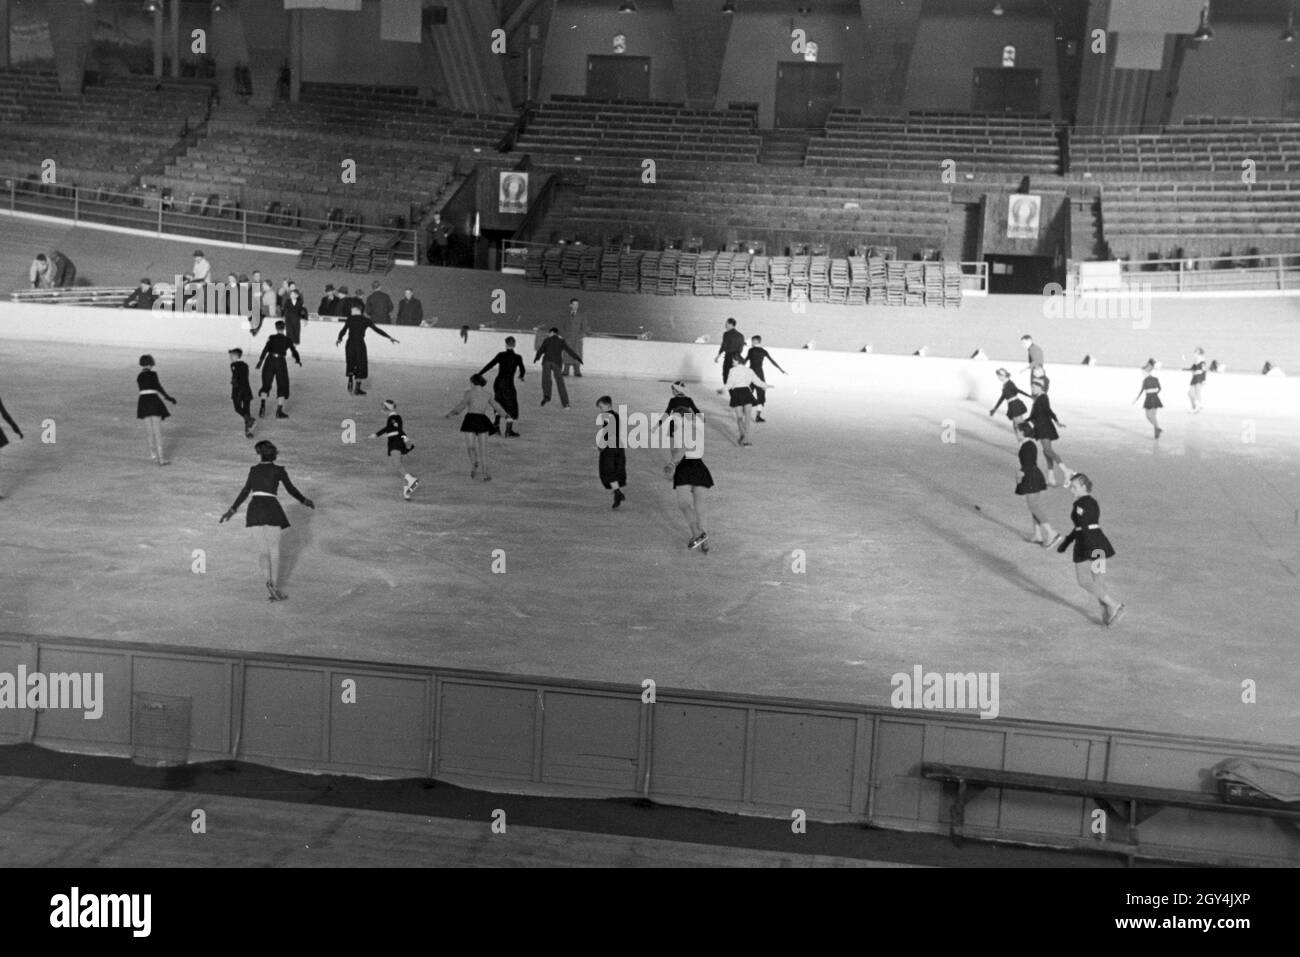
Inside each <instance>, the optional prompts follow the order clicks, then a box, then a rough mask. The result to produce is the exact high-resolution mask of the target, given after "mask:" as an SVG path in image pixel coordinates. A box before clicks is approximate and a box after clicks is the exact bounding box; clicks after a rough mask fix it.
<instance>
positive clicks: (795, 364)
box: [0, 303, 1300, 425]
mask: <svg viewBox="0 0 1300 957" xmlns="http://www.w3.org/2000/svg"><path fill="white" fill-rule="evenodd" d="M340 328H341V327H340V326H339V324H338V323H335V322H321V321H316V322H308V323H305V324H304V326H303V330H302V343H301V345H300V346H299V352H300V353H301V355H302V358H303V361H304V362H333V363H336V364H338V365H339V366H340V367H341V366H342V365H343V362H344V355H343V349H342V347H340V346H336V344H335V342H336V340H337V337H338V334H339V330H340ZM385 329H386V331H387V332H388V333H389V334H390V335H393V336H396V337H397V338H398V339H399V340H401V344H400V345H397V346H394V345H392V344H391V343H389V342H388V341H387V340H385V339H383V338H382V337H380V336H376V335H375V334H374V333H373V332H372V333H370V334H369V335H368V336H367V344H368V348H369V354H370V363H371V366H372V370H374V371H378V372H379V373H380V375H381V376H382V367H383V365H384V364H385V363H395V364H403V365H423V366H434V367H445V368H450V369H462V370H465V375H466V377H468V374H469V372H471V371H474V370H477V369H479V368H481V367H482V366H483V365H484V364H485V363H487V362H488V361H489V360H490V359H491V358H492V356H493V355H495V354H496V353H497V352H498V351H500V350H501V349H502V348H504V344H503V340H504V339H505V337H506V336H507V335H514V336H515V338H516V339H517V340H518V345H517V346H516V351H518V352H519V353H520V354H521V355H523V357H524V360H525V363H526V364H527V367H528V369H529V372H530V374H531V375H532V376H536V377H540V375H541V365H540V363H539V364H536V365H534V364H533V362H532V359H533V355H534V352H535V348H534V346H533V341H534V340H533V333H532V331H531V330H525V331H512V330H509V329H504V328H503V329H496V330H478V329H474V330H470V331H468V332H466V333H465V335H464V337H462V334H461V332H460V331H459V330H455V329H439V328H421V327H411V326H388V327H385ZM266 336H267V330H266V329H263V330H262V331H261V332H260V334H259V335H258V336H256V337H254V336H251V335H250V334H249V333H248V331H247V329H246V327H245V325H244V320H243V319H240V318H233V317H230V316H211V315H202V314H197V313H170V312H160V313H154V312H142V311H135V310H120V311H108V310H104V309H99V308H95V307H71V306H47V305H37V304H22V303H0V339H10V340H24V341H34V342H68V343H78V344H82V345H107V346H116V347H130V346H134V347H138V348H139V349H140V350H141V351H142V352H146V351H147V352H149V353H151V354H152V355H153V356H154V357H155V358H156V359H157V360H158V363H159V367H160V369H162V371H163V377H164V381H167V380H166V355H167V352H168V350H180V351H187V352H210V353H212V355H213V356H214V358H217V357H219V358H220V360H221V361H223V362H224V360H225V355H224V354H225V352H226V351H227V350H228V349H231V348H234V347H236V346H238V347H240V348H242V349H243V350H244V352H245V358H246V359H249V360H250V361H249V365H250V366H251V365H253V364H254V362H255V361H256V357H257V356H258V355H259V354H260V353H261V349H262V346H263V345H264V343H265V341H266ZM717 352H718V347H717V345H714V344H695V343H681V342H659V341H646V340H639V339H625V338H613V337H600V336H588V337H587V338H586V339H585V341H584V343H583V348H582V354H583V358H584V360H585V367H586V368H587V369H588V370H589V371H590V372H591V373H592V374H595V375H602V374H603V375H613V376H621V377H628V378H634V379H658V380H661V381H663V382H664V383H665V391H666V384H667V383H669V382H672V381H674V380H676V379H685V380H686V381H687V382H688V383H694V384H696V387H697V388H699V389H703V388H706V387H707V388H716V387H717V386H719V385H721V366H720V364H716V363H715V361H714V359H715V357H716V355H717ZM770 352H771V353H772V355H773V357H774V358H775V359H776V361H777V362H778V363H780V365H781V366H782V367H783V368H784V369H786V370H787V371H788V372H789V373H790V375H789V376H783V375H781V374H779V373H776V372H775V371H773V372H772V373H771V377H770V378H769V380H768V381H770V382H772V383H774V384H775V386H776V388H777V389H778V390H783V389H791V390H797V389H803V390H807V391H809V392H818V393H826V394H828V395H843V394H845V393H853V394H863V393H865V394H892V395H899V394H903V395H908V396H917V397H927V398H936V397H937V398H948V399H952V400H954V403H956V402H960V401H963V400H967V399H973V400H975V401H977V402H979V403H980V404H981V405H983V406H984V407H985V408H986V409H987V408H989V407H991V406H992V405H993V403H994V402H995V401H997V396H998V392H999V389H1000V383H999V382H998V379H997V378H996V376H995V375H994V371H995V370H996V369H997V368H998V367H999V366H1003V365H1004V366H1005V367H1006V368H1007V369H1009V370H1010V371H1011V372H1012V373H1013V374H1014V375H1015V376H1016V380H1017V382H1018V383H1019V384H1020V386H1021V387H1022V388H1024V389H1026V390H1028V386H1029V374H1028V373H1027V372H1023V371H1021V370H1023V369H1024V367H1025V360H1024V358H1023V356H1017V358H1016V359H1006V360H1001V361H998V360H990V359H980V360H975V359H945V358H937V357H920V356H898V355H879V354H865V353H849V352H829V351H820V350H810V349H779V348H773V349H770ZM291 368H292V367H291ZM1047 371H1048V375H1049V377H1050V379H1051V395H1052V401H1053V405H1054V406H1055V407H1056V409H1057V410H1058V413H1059V414H1061V416H1062V418H1063V419H1065V420H1066V422H1067V424H1068V421H1069V413H1068V410H1069V409H1071V408H1088V409H1092V408H1095V407H1097V406H1106V407H1116V408H1120V407H1128V406H1131V405H1132V403H1133V398H1134V396H1135V395H1136V394H1137V392H1138V389H1139V387H1140V385H1141V383H1142V379H1143V375H1144V374H1143V373H1142V371H1141V369H1140V368H1138V367H1136V366H1135V367H1133V368H1131V369H1125V368H1116V367H1109V366H1083V365H1063V364H1055V363H1051V362H1049V363H1048V365H1047ZM1296 371H1300V369H1297V370H1296ZM342 374H343V372H342V369H341V368H340V370H339V375H340V376H342ZM1158 375H1159V377H1160V380H1161V384H1162V385H1163V387H1164V393H1163V396H1162V398H1163V401H1164V403H1165V406H1166V407H1168V408H1172V409H1179V410H1181V409H1183V408H1186V407H1187V404H1188V403H1187V399H1186V392H1187V385H1188V382H1189V381H1190V373H1187V372H1184V371H1181V370H1180V369H1162V370H1161V371H1160V372H1159V373H1158ZM372 382H373V384H374V385H375V386H376V387H378V388H382V384H381V380H372ZM466 385H468V383H466ZM1205 401H1206V403H1207V407H1208V408H1209V409H1210V410H1212V411H1214V412H1216V413H1229V414H1240V415H1242V416H1246V417H1252V418H1253V417H1256V416H1269V415H1273V414H1287V415H1293V414H1295V413H1296V412H1297V411H1300V375H1297V376H1295V377H1285V376H1263V375H1259V374H1246V373H1226V374H1217V373H1216V374H1212V375H1211V376H1210V379H1209V382H1208V383H1207V385H1206V389H1205ZM961 411H962V410H961V409H959V408H957V407H956V406H955V407H954V413H955V414H956V413H958V412H961ZM954 421H955V422H956V423H957V424H958V425H960V424H961V420H960V419H955V420H954Z"/></svg>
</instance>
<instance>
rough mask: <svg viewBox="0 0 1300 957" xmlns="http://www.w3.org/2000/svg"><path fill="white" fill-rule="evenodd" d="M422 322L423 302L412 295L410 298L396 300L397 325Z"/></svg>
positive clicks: (415, 324) (411, 324) (410, 324)
mask: <svg viewBox="0 0 1300 957" xmlns="http://www.w3.org/2000/svg"><path fill="white" fill-rule="evenodd" d="M422 322H424V303H422V302H420V300H419V299H416V298H415V297H414V296H412V297H411V298H410V299H406V298H402V299H399V300H397V324H398V325H399V326H418V325H419V324H420V323H422Z"/></svg>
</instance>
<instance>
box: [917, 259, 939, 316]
mask: <svg viewBox="0 0 1300 957" xmlns="http://www.w3.org/2000/svg"><path fill="white" fill-rule="evenodd" d="M921 265H923V266H924V267H925V304H926V305H927V306H942V305H943V263H936V262H927V263H922V264H921Z"/></svg>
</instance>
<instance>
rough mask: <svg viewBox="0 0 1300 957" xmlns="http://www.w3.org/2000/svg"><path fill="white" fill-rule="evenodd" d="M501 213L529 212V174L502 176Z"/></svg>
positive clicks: (507, 173)
mask: <svg viewBox="0 0 1300 957" xmlns="http://www.w3.org/2000/svg"><path fill="white" fill-rule="evenodd" d="M498 189H499V200H500V202H499V204H498V206H499V209H498V211H499V212H501V213H526V212H528V174H527V173H518V172H514V171H510V172H505V173H502V174H501V180H500V185H499V188H498Z"/></svg>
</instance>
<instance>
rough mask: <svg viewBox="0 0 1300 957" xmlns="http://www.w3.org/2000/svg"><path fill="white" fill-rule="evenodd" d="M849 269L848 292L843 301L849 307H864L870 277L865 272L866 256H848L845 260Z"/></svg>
mask: <svg viewBox="0 0 1300 957" xmlns="http://www.w3.org/2000/svg"><path fill="white" fill-rule="evenodd" d="M846 262H847V264H848V268H849V292H848V299H847V300H845V301H846V302H847V303H848V305H850V306H865V305H866V304H867V292H868V291H869V290H870V289H871V276H870V275H869V273H868V272H867V257H866V256H850V257H849V258H848V259H847V260H846Z"/></svg>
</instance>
